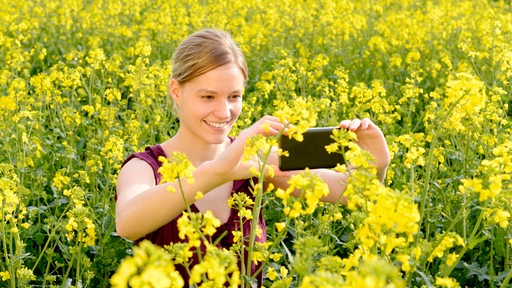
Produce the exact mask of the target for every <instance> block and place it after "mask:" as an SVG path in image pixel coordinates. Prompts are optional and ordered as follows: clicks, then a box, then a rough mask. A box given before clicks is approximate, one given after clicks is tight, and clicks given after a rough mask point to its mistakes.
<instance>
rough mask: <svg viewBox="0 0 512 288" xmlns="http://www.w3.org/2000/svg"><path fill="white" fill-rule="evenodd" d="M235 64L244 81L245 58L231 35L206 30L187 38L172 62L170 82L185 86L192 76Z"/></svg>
mask: <svg viewBox="0 0 512 288" xmlns="http://www.w3.org/2000/svg"><path fill="white" fill-rule="evenodd" d="M231 63H234V64H236V65H237V66H238V67H239V68H240V70H241V71H242V73H243V75H244V79H245V80H246V81H247V78H248V68H247V62H246V60H245V57H244V55H243V53H242V51H241V50H240V48H239V47H238V45H237V44H236V43H235V41H233V39H232V38H231V36H230V35H229V34H228V33H226V32H224V31H220V30H215V29H206V30H202V31H198V32H195V33H193V34H191V35H190V36H188V37H187V38H186V39H185V40H183V42H181V44H180V45H179V46H178V48H177V49H176V51H174V54H173V56H172V59H171V64H172V76H171V77H172V79H175V80H176V81H178V83H180V84H184V83H186V82H188V81H190V80H192V79H194V78H195V77H198V76H200V75H202V74H204V73H207V72H209V71H211V70H213V69H215V68H218V67H220V66H223V65H226V64H231Z"/></svg>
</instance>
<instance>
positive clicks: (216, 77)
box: [170, 64, 245, 144]
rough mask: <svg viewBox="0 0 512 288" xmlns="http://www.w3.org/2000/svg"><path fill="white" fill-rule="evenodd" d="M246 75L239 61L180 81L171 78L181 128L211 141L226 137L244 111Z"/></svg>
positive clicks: (172, 92) (222, 141)
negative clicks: (238, 63)
mask: <svg viewBox="0 0 512 288" xmlns="http://www.w3.org/2000/svg"><path fill="white" fill-rule="evenodd" d="M244 82H245V81H244V76H243V73H242V71H241V70H240V69H239V68H238V66H236V65H235V64H228V65H224V66H221V67H218V68H216V69H213V70H211V71H209V72H207V73H205V74H203V75H200V76H198V77H196V78H194V79H192V80H191V81H189V82H187V83H185V84H183V85H180V84H178V83H177V82H176V81H175V80H172V81H171V87H170V88H171V95H172V97H173V100H174V101H175V103H176V105H177V107H178V113H179V117H180V130H182V131H181V132H184V133H187V135H191V136H195V137H196V138H197V139H198V140H201V141H204V142H206V143H207V144H221V143H224V141H226V137H227V136H228V133H229V131H230V130H231V127H233V124H234V123H235V121H236V119H237V118H238V116H239V115H240V112H241V111H242V93H243V89H244Z"/></svg>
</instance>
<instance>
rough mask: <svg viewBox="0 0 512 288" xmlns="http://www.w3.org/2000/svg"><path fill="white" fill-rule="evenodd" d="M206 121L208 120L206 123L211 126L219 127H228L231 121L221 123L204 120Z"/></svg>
mask: <svg viewBox="0 0 512 288" xmlns="http://www.w3.org/2000/svg"><path fill="white" fill-rule="evenodd" d="M204 122H206V124H208V125H210V126H213V127H217V128H223V127H226V126H227V125H228V124H229V121H228V122H221V123H217V122H210V121H204Z"/></svg>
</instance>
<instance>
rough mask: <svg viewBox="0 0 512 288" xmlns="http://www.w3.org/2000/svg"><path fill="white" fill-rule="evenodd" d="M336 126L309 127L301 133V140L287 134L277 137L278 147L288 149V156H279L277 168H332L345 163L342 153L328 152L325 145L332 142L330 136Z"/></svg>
mask: <svg viewBox="0 0 512 288" xmlns="http://www.w3.org/2000/svg"><path fill="white" fill-rule="evenodd" d="M334 129H339V128H337V127H317V128H309V129H308V130H307V131H306V132H305V133H303V134H302V135H303V136H304V140H303V141H302V142H299V141H296V140H295V139H293V138H292V139H290V138H289V137H288V136H281V137H280V138H279V147H280V148H281V149H282V150H283V151H288V154H289V156H283V155H281V156H279V169H281V170H283V171H284V170H303V169H305V168H306V167H308V168H309V169H315V168H334V167H336V165H337V164H338V163H339V164H343V163H345V160H344V159H343V155H341V154H339V153H329V152H327V150H326V149H325V146H327V145H329V144H331V143H334V140H333V139H332V138H331V135H332V131H333V130H334Z"/></svg>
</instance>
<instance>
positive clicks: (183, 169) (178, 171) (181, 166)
mask: <svg viewBox="0 0 512 288" xmlns="http://www.w3.org/2000/svg"><path fill="white" fill-rule="evenodd" d="M158 160H159V161H160V162H162V166H161V167H160V168H159V169H158V173H160V174H161V175H162V180H161V182H162V183H166V182H174V181H176V179H180V178H185V179H186V180H187V182H188V183H194V175H193V173H194V170H195V167H194V165H192V162H190V160H189V159H188V158H187V156H186V155H185V154H184V153H182V152H179V151H174V152H173V153H172V155H171V158H170V159H167V158H165V157H162V156H160V157H159V158H158Z"/></svg>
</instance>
